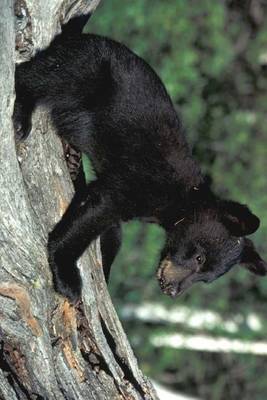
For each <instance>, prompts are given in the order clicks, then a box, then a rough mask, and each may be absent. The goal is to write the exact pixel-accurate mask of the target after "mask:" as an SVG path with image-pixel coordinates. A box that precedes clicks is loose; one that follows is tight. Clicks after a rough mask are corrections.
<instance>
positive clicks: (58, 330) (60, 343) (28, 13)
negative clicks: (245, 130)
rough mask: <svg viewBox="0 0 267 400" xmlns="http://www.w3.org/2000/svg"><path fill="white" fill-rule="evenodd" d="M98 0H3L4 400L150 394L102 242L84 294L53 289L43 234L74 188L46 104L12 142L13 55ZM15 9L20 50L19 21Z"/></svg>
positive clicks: (84, 265) (0, 320)
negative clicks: (75, 300) (73, 299)
mask: <svg viewBox="0 0 267 400" xmlns="http://www.w3.org/2000/svg"><path fill="white" fill-rule="evenodd" d="M99 1H100V0H87V1H86V0H46V1H43V0H16V2H15V11H14V10H13V1H12V0H2V3H1V15H0V93H1V97H0V99H1V103H0V160H1V162H0V191H1V194H0V205H1V208H0V220H1V226H0V267H1V268H0V297H1V302H0V340H1V343H0V349H1V356H0V399H4V400H15V399H16V400H17V399H23V400H24V399H25V400H26V399H49V400H54V399H56V400H57V399H75V400H76V399H86V400H87V399H107V400H110V399H156V398H157V396H156V394H155V392H154V390H153V388H152V387H151V385H150V383H149V381H148V380H147V379H146V378H145V377H144V376H143V375H142V373H141V372H140V370H139V369H138V366H137V362H136V359H135V357H134V355H133V352H132V350H131V348H130V346H129V344H128V341H127V338H126V336H125V333H124V332H123V330H122V327H121V324H120V322H119V320H118V317H117V315H116V313H115V311H114V308H113V305H112V302H111V300H110V297H109V294H108V291H107V287H106V284H105V281H104V277H103V272H102V268H101V254H100V250H99V242H98V241H97V242H96V243H94V244H93V245H92V246H91V248H90V249H89V250H88V251H87V252H86V253H85V254H84V256H83V257H82V258H81V260H80V261H79V267H80V270H81V276H82V280H83V293H82V301H81V302H80V303H79V304H78V305H77V306H75V307H73V306H71V305H70V304H69V303H68V301H66V299H64V298H62V297H60V296H59V295H57V294H56V293H55V292H54V290H53V285H52V280H51V273H50V270H49V266H48V263H47V254H46V243H47V234H48V232H49V231H50V230H51V229H52V227H53V226H54V225H55V223H56V221H58V220H59V218H60V217H61V215H62V214H63V212H64V211H65V209H66V207H67V205H68V203H69V201H70V199H71V196H72V193H73V188H72V184H71V180H70V178H69V173H68V170H67V167H66V163H65V160H64V155H63V151H62V144H61V142H60V140H59V139H58V137H56V135H55V134H54V133H53V128H52V126H51V124H50V122H49V118H48V115H47V113H46V111H45V110H41V109H38V110H37V111H36V112H35V113H34V116H33V129H32V134H31V135H30V137H29V138H28V140H27V141H26V142H24V143H23V144H18V145H16V144H15V141H14V132H13V127H12V121H11V116H12V113H13V105H14V98H15V94H14V71H15V59H16V60H17V61H23V60H26V59H29V57H31V56H32V55H33V54H34V53H35V51H36V49H38V48H43V47H45V46H47V45H48V44H49V42H50V41H51V40H52V38H53V37H54V35H55V34H56V33H57V32H59V31H60V23H62V22H63V21H64V22H66V21H67V20H68V19H69V18H70V17H71V16H73V15H77V14H79V13H85V12H88V11H90V10H91V11H93V10H94V9H95V8H96V6H97V5H98V3H99ZM14 12H15V14H16V30H17V31H16V49H17V51H16V52H15V49H14V47H15V46H14V44H15V20H14Z"/></svg>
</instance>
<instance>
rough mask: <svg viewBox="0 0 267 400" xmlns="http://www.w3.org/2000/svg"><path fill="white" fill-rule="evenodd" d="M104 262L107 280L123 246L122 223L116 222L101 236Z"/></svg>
mask: <svg viewBox="0 0 267 400" xmlns="http://www.w3.org/2000/svg"><path fill="white" fill-rule="evenodd" d="M100 246H101V253H102V263H103V270H104V275H105V279H106V282H108V280H109V274H110V269H111V265H112V263H113V261H114V259H115V257H116V255H117V253H118V251H119V249H120V246H121V225H120V224H114V225H112V226H111V227H110V228H108V229H107V230H106V231H105V232H104V233H102V235H101V236H100Z"/></svg>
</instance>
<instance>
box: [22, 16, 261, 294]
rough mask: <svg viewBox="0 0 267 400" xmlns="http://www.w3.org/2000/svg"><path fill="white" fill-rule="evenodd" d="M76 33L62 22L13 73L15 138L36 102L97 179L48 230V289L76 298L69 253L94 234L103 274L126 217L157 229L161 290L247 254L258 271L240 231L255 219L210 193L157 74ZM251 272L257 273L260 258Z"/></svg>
mask: <svg viewBox="0 0 267 400" xmlns="http://www.w3.org/2000/svg"><path fill="white" fill-rule="evenodd" d="M83 23H84V20H83V21H82V24H83ZM73 25H74V27H73ZM80 30H81V27H80V25H79V29H75V23H74V22H73V21H72V22H70V23H69V24H68V25H67V26H66V27H65V29H63V34H62V35H60V36H58V37H56V39H55V40H54V41H53V42H52V44H51V45H50V46H49V48H47V49H46V50H43V51H40V52H39V53H38V54H37V55H36V56H35V57H34V58H33V59H31V60H30V61H29V62H26V63H23V64H21V65H19V66H18V67H17V69H16V77H15V78H16V79H15V84H16V95H17V98H16V103H15V109H14V126H15V130H16V134H17V137H18V138H19V139H25V138H26V136H27V135H28V134H29V132H30V121H31V113H32V111H33V109H34V107H35V106H36V105H37V104H38V103H44V104H45V105H46V106H47V107H48V108H49V109H50V110H51V115H52V120H53V122H54V125H55V127H56V129H57V133H58V135H59V136H61V137H63V138H64V139H65V140H67V141H68V142H69V143H70V144H71V145H73V146H75V147H76V148H77V149H78V150H80V151H81V152H84V153H86V154H87V155H88V156H89V157H90V159H91V161H92V164H93V167H94V170H95V173H96V177H97V179H96V180H95V181H94V182H92V183H90V184H89V185H88V187H87V190H86V192H85V193H84V194H83V195H82V196H80V197H77V196H76V197H75V198H74V200H73V201H72V203H71V204H70V206H69V209H68V210H67V212H66V214H65V215H64V216H63V218H62V220H61V221H60V222H59V223H58V224H57V225H56V227H55V229H54V230H53V231H52V232H51V234H50V235H49V243H48V252H49V262H50V265H51V268H52V272H53V277H54V283H55V287H56V289H57V290H58V291H59V292H60V293H61V294H63V295H65V296H68V297H69V298H70V299H71V300H72V301H75V300H76V299H77V298H78V297H79V296H80V290H81V282H80V276H79V272H78V269H77V267H76V260H77V259H78V258H79V257H80V256H81V254H82V253H83V252H84V250H85V249H86V248H87V246H88V245H89V244H90V242H91V241H92V240H93V239H95V238H96V237H97V236H98V235H101V248H102V251H103V260H104V267H105V269H106V276H108V274H109V269H110V265H111V263H112V261H113V259H114V257H115V255H116V252H117V250H118V248H119V244H120V233H118V232H119V228H118V227H119V226H120V223H121V222H122V221H128V220H131V219H133V218H139V219H144V220H149V219H151V220H152V221H154V222H157V223H158V224H160V225H161V226H162V227H163V228H165V230H166V233H167V240H166V245H165V247H164V250H163V252H162V257H161V262H160V267H159V270H158V279H159V281H160V285H161V287H162V289H163V291H164V292H166V293H168V294H170V295H176V294H178V293H179V292H181V291H183V290H184V289H185V288H187V287H188V286H190V285H191V284H192V283H193V282H195V281H199V280H204V281H211V280H214V279H216V278H217V277H218V276H220V275H222V274H224V273H225V272H226V271H228V270H229V269H230V268H231V267H232V266H233V265H234V264H236V263H238V262H243V263H246V262H247V260H246V254H249V257H248V258H249V260H248V262H249V263H250V266H251V264H252V265H253V267H250V269H251V270H252V271H253V272H256V273H257V272H258V267H257V266H259V260H261V259H260V257H259V256H258V254H257V253H256V251H255V249H253V251H254V253H253V251H251V246H252V245H251V242H250V251H246V248H247V246H248V242H247V240H246V239H242V240H241V239H239V237H240V236H244V235H246V234H250V233H252V232H254V231H255V230H256V229H257V228H258V225H259V220H258V218H257V217H256V216H254V215H253V214H252V213H251V212H250V211H249V210H248V208H246V207H245V206H242V205H240V204H239V203H235V202H227V201H223V200H220V199H219V198H218V197H217V196H216V195H215V194H214V193H213V192H212V191H211V189H210V187H209V185H208V184H207V183H206V182H205V180H204V178H203V176H202V174H201V171H200V168H199V166H198V164H197V162H196V161H195V160H194V159H193V158H192V155H191V151H190V148H189V146H188V144H187V142H186V139H185V135H184V131H183V127H182V125H181V121H180V118H179V116H178V115H177V113H176V111H175V109H174V107H173V105H172V102H171V100H170V98H169V96H168V94H167V92H166V89H165V87H164V86H163V84H162V82H161V80H160V78H159V77H158V76H157V75H156V74H155V72H154V71H153V70H152V69H151V68H150V66H149V65H148V64H147V63H146V62H145V61H144V60H142V59H141V58H139V57H137V56H136V55H135V54H134V53H133V52H131V51H130V50H129V49H127V48H126V47H125V46H123V45H122V44H119V43H117V42H115V41H113V40H111V39H107V38H103V37H100V36H96V35H91V34H88V35H84V34H81V33H80ZM72 31H73V35H71V32H72ZM64 32H65V34H64ZM114 232H116V238H115V239H111V235H114ZM253 254H254V258H253ZM256 255H257V256H256ZM257 257H258V258H257ZM259 269H260V273H261V274H263V272H264V273H266V270H267V266H266V264H265V263H264V262H263V261H262V260H261V261H260V266H259Z"/></svg>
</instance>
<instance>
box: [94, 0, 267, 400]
mask: <svg viewBox="0 0 267 400" xmlns="http://www.w3.org/2000/svg"><path fill="white" fill-rule="evenodd" d="M86 30H87V32H94V33H98V34H101V35H106V36H109V37H111V38H114V39H116V40H118V41H120V42H123V43H125V44H126V45H127V46H128V47H130V48H131V49H132V50H134V51H135V52H136V53H137V54H138V55H140V56H141V57H143V58H144V59H145V60H146V61H147V62H148V63H149V64H150V65H151V66H152V67H153V68H154V69H155V70H156V72H157V73H158V74H159V75H160V77H161V78H162V80H163V82H164V83H165V85H166V87H167V90H168V92H169V94H170V96H171V97H172V100H173V102H174V104H175V106H176V107H177V109H178V110H179V112H180V113H181V115H182V119H183V121H184V124H185V126H186V130H187V136H188V140H189V142H190V143H191V145H192V147H193V152H194V155H195V157H196V158H197V159H198V160H199V161H200V163H201V165H202V170H203V172H204V173H208V174H209V175H211V176H212V178H213V186H214V189H215V190H216V192H217V193H218V194H220V195H222V196H225V197H229V198H232V199H235V200H238V201H240V202H241V203H245V204H248V205H249V206H250V207H251V208H252V210H253V211H254V212H255V213H256V214H257V215H258V216H259V217H260V218H261V228H260V230H259V231H258V232H257V233H256V234H255V235H254V236H253V240H254V241H255V243H256V245H257V248H258V250H259V251H260V252H261V254H262V256H264V257H265V258H267V245H266V237H267V175H266V171H267V121H266V111H267V91H266V89H267V2H266V1H265V0H232V1H230V0H220V1H214V0H201V1H198V0H168V1H160V0H135V1H132V0H109V1H106V2H105V1H103V2H102V5H101V6H100V7H99V9H98V11H97V12H96V14H95V15H94V16H93V17H92V19H91V20H90V21H89V23H88V25H87V28H86ZM163 239H164V234H163V232H162V230H161V229H160V228H158V227H156V226H153V225H148V224H147V225H145V224H141V223H138V222H132V223H129V224H126V225H125V226H124V240H123V247H122V249H121V251H120V254H119V256H118V258H117V260H116V262H115V265H114V266H113V269H112V274H111V280H110V285H109V287H110V293H111V296H112V299H113V302H114V304H115V306H116V309H117V311H118V313H119V315H120V318H121V321H122V323H123V325H124V328H125V330H126V333H127V335H128V337H129V340H130V342H131V344H132V346H133V348H134V351H135V354H136V356H137V358H138V360H139V364H140V367H141V368H142V370H143V371H144V373H145V374H147V375H148V376H150V377H151V378H152V379H154V380H155V381H157V382H159V383H160V384H162V385H165V386H167V387H169V389H171V390H172V391H177V392H183V393H186V394H188V395H190V396H193V397H196V398H199V399H205V400H208V399H212V400H222V399H223V400H224V399H236V398H237V397H240V398H242V399H243V400H246V399H251V398H253V399H254V400H264V399H266V398H267V379H266V371H267V318H266V310H267V279H266V278H265V279H264V278H263V279H261V278H257V277H255V276H253V275H251V274H250V273H249V272H248V271H244V270H242V269H241V268H240V267H236V268H234V269H233V270H232V271H231V272H229V273H228V274H227V275H225V276H224V277H222V278H221V279H219V280H218V281H216V282H214V283H213V284H212V285H204V284H198V285H195V286H193V288H192V289H191V290H190V291H189V292H188V293H186V294H184V295H183V296H182V297H181V298H178V299H177V300H175V301H174V300H171V299H169V298H168V297H167V296H165V295H163V294H162V293H161V292H160V289H159V287H158V284H157V281H156V279H155V269H156V266H157V262H158V257H159V250H160V248H161V243H162V241H163ZM265 341H266V343H265ZM166 400H167V397H166Z"/></svg>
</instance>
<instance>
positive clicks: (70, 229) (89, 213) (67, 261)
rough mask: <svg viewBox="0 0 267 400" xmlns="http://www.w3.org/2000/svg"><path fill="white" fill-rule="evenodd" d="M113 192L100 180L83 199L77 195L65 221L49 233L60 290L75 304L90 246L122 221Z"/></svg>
mask: <svg viewBox="0 0 267 400" xmlns="http://www.w3.org/2000/svg"><path fill="white" fill-rule="evenodd" d="M116 214H117V207H115V204H114V203H113V201H112V196H111V193H110V191H109V190H108V189H106V188H105V186H104V184H103V183H101V182H100V181H99V180H97V181H94V182H92V183H90V184H89V185H88V187H87V191H86V193H85V194H84V196H83V198H82V199H81V196H80V195H78V196H74V198H73V200H72V202H71V204H70V206H69V208H68V209H67V211H66V213H65V214H64V215H63V217H62V219H61V220H60V221H59V223H58V224H57V225H56V226H55V228H54V229H53V231H52V232H51V233H50V234H49V240H48V258H49V264H50V267H51V269H52V273H53V280H54V284H55V288H56V290H57V291H58V292H59V293H60V294H62V295H63V296H66V297H68V298H69V299H70V300H71V301H72V302H75V301H77V300H78V298H79V296H80V293H81V279H80V274H79V271H78V268H77V265H76V261H77V259H78V258H79V257H80V256H81V255H82V253H83V252H84V251H85V249H86V248H87V247H88V246H89V244H90V243H91V242H92V241H93V240H94V239H96V238H97V236H99V235H100V234H101V233H102V232H104V231H105V230H106V229H107V228H108V227H110V226H111V225H113V224H115V223H117V221H118V220H119V219H120V218H119V216H117V215H116Z"/></svg>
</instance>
